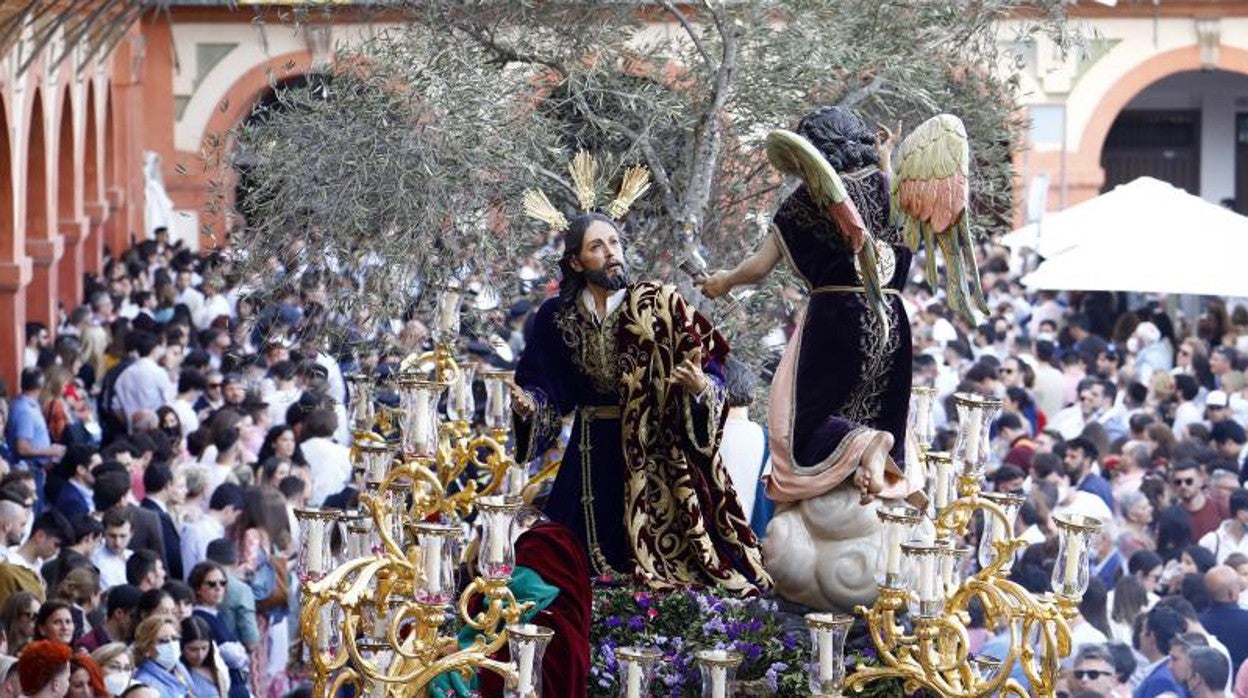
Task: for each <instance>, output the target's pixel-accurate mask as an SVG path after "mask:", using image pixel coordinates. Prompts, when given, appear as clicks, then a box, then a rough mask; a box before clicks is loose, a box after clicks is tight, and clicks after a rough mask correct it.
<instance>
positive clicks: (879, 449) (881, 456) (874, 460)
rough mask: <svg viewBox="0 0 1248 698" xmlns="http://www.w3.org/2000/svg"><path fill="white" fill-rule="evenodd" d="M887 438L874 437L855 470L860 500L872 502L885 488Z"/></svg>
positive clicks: (863, 502)
mask: <svg viewBox="0 0 1248 698" xmlns="http://www.w3.org/2000/svg"><path fill="white" fill-rule="evenodd" d="M887 441H888V440H887V439H883V438H878V437H877V438H874V439H872V440H871V443H869V444H867V448H866V449H865V450H864V451H863V452H862V460H860V461H859V462H858V469H857V470H856V471H854V487H857V488H858V492H859V494H860V495H861V496H860V497H859V502H860V503H862V504H870V503H871V501H872V500H874V499H875V495H877V494H879V493H880V492H882V491H883V490H884V463H885V461H886V460H887V458H888V448H887V446H888V444H887Z"/></svg>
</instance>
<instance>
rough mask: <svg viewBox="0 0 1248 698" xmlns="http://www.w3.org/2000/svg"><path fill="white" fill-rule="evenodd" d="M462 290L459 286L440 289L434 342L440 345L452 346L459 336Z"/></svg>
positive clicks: (435, 318)
mask: <svg viewBox="0 0 1248 698" xmlns="http://www.w3.org/2000/svg"><path fill="white" fill-rule="evenodd" d="M460 298H461V295H460V290H459V287H458V286H443V287H442V288H439V289H438V297H437V301H436V303H437V315H436V317H434V321H433V333H432V334H433V340H434V341H435V342H437V343H439V344H450V343H451V342H453V341H455V338H456V337H458V336H459V306H460Z"/></svg>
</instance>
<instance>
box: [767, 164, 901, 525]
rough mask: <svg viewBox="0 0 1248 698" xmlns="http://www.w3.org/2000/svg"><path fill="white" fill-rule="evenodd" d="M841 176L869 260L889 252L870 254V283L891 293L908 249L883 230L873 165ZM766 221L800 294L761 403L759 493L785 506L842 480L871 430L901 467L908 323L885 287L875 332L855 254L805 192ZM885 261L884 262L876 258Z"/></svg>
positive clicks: (883, 201)
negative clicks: (768, 465) (866, 237)
mask: <svg viewBox="0 0 1248 698" xmlns="http://www.w3.org/2000/svg"><path fill="white" fill-rule="evenodd" d="M843 179H844V181H845V185H846V189H847V190H848V191H849V194H850V198H851V199H852V200H853V201H854V203H855V205H856V206H857V207H858V210H859V213H860V214H861V215H862V219H863V222H864V223H866V225H867V228H868V229H869V230H870V231H871V233H872V235H873V236H874V237H875V238H876V239H877V240H878V241H879V243H881V245H877V253H878V252H880V246H886V247H887V248H888V249H889V250H891V255H889V254H888V253H887V252H886V251H885V252H884V253H883V254H878V255H877V256H880V257H881V263H880V267H882V269H881V273H880V284H881V286H882V287H884V288H885V289H891V290H893V291H899V290H900V289H901V287H902V284H904V283H905V279H906V275H907V273H908V271H909V268H910V259H911V252H910V250H909V248H907V247H906V246H905V245H903V244H902V240H901V235H900V231H898V230H897V229H896V228H894V227H893V226H891V225H890V224H889V208H888V180H887V178H886V177H885V176H884V175H883V174H882V173H881V172H879V171H878V170H877V169H875V168H869V169H864V170H860V171H858V172H856V173H851V174H849V175H843ZM773 224H774V226H775V228H774V231H773V233H774V234H775V235H776V236H777V239H778V241H779V243H780V245H781V249H782V250H783V253H784V256H785V258H786V259H787V261H788V263H789V265H790V266H791V267H792V269H793V270H794V271H795V272H796V273H797V274H798V275H799V276H801V277H802V280H803V281H805V283H806V285H807V290H808V291H809V292H810V302H809V303H808V305H807V307H806V310H805V312H804V314H803V316H802V318H801V321H800V325H799V327H798V328H797V331H796V332H795V333H794V336H793V338H792V339H791V340H790V345H789V347H788V348H787V349H786V352H785V354H786V356H785V358H784V359H783V360H782V362H781V366H780V369H779V370H778V371H777V376H776V380H775V381H774V382H773V384H772V393H771V402H772V404H771V406H770V411H771V417H772V423H771V425H770V430H769V434H770V438H771V452H772V459H773V476H772V478H771V482H770V483H769V488H768V493H769V496H771V498H772V499H776V500H779V501H794V500H797V499H805V498H808V497H811V496H817V495H818V494H822V492H824V491H827V490H829V489H831V488H832V487H835V486H836V485H837V484H839V482H841V481H843V480H844V479H845V478H846V477H849V476H852V474H853V469H854V468H855V467H856V466H857V463H858V458H859V457H860V456H861V454H862V452H863V450H864V447H865V443H866V442H867V441H868V440H869V439H870V438H871V437H872V436H873V435H874V434H877V433H878V432H886V433H888V434H890V435H891V436H892V438H893V443H892V448H891V450H890V455H891V456H892V459H893V461H894V462H895V463H899V464H900V463H904V453H903V449H904V445H905V430H906V418H907V412H908V409H909V402H910V378H911V345H910V324H909V321H908V320H907V318H906V313H905V309H904V308H903V306H902V304H901V299H900V297H899V296H898V295H897V294H896V293H895V292H894V293H890V292H888V291H887V290H886V294H885V296H884V298H885V300H886V301H887V303H888V315H889V325H890V331H889V332H887V333H884V332H883V331H882V329H881V327H880V325H879V323H878V322H877V321H876V319H875V317H874V315H873V314H872V313H871V312H870V309H869V308H868V306H867V301H866V296H865V295H864V294H863V293H861V292H860V291H858V292H855V291H854V290H853V289H855V288H857V289H860V288H861V286H862V280H861V279H860V277H859V276H858V272H857V270H856V268H855V259H856V256H855V255H854V254H853V253H852V252H851V250H850V249H849V247H848V246H847V245H845V244H844V242H843V241H842V240H843V238H842V236H841V233H840V231H839V230H838V229H837V227H836V224H835V222H833V220H832V218H831V217H830V216H829V215H828V214H826V213H825V212H823V211H821V210H819V208H818V207H817V206H816V205H815V204H814V202H813V201H812V199H811V197H810V195H809V193H807V190H806V187H804V186H803V187H801V188H799V189H798V190H797V191H796V192H794V193H793V194H792V195H791V196H790V197H789V198H788V199H787V200H786V201H785V202H784V203H783V204H782V205H781V207H780V210H779V211H778V212H777V213H776V215H775V217H774V219H773ZM888 257H891V258H892V261H893V263H892V264H891V265H890V264H888V263H887V262H886V261H884V260H886V259H887V258H888ZM890 267H891V268H890ZM777 421H779V422H780V423H776V422H777ZM815 483H818V485H816V484H815Z"/></svg>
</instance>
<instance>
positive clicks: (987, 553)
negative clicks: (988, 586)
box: [978, 492, 1026, 573]
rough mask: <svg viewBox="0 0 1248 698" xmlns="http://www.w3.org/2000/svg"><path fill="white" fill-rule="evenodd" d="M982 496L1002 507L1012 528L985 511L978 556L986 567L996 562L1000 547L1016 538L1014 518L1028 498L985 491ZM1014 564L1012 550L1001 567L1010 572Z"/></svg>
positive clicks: (1002, 569) (980, 563)
mask: <svg viewBox="0 0 1248 698" xmlns="http://www.w3.org/2000/svg"><path fill="white" fill-rule="evenodd" d="M980 496H981V497H983V498H984V499H986V500H988V501H989V502H992V503H994V504H996V505H997V506H998V507H1000V508H1001V511H1002V512H1003V513H1004V514H1005V520H1006V521H1008V522H1009V524H1010V526H1011V528H1009V529H1007V528H1006V527H1005V525H1003V524H1002V522H1001V521H1000V520H998V519H997V517H996V516H993V515H992V513H991V512H985V514H984V529H983V532H982V533H981V534H980V537H979V554H978V557H979V566H980V567H981V568H986V567H988V566H990V565H992V563H994V562H996V560H997V554H998V552H999V549H1000V547H1001V546H1002V545H1004V544H1007V543H1009V541H1011V540H1014V530H1013V528H1012V526H1013V524H1014V519H1015V518H1017V517H1018V510H1019V509H1021V508H1022V506H1023V502H1025V501H1026V499H1025V498H1024V497H1023V496H1022V495H1017V494H1007V493H1005V492H984V493H983V494H981V495H980ZM1013 566H1014V555H1013V553H1012V552H1011V554H1010V555H1008V556H1007V557H1006V559H1005V560H1003V561H1002V562H1001V567H1000V569H1001V571H1002V572H1004V573H1009V571H1010V568H1012V567H1013Z"/></svg>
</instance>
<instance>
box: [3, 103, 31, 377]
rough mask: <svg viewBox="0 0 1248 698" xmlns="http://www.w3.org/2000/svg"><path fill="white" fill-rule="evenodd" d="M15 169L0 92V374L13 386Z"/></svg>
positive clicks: (18, 259)
mask: <svg viewBox="0 0 1248 698" xmlns="http://www.w3.org/2000/svg"><path fill="white" fill-rule="evenodd" d="M16 171H17V168H16V167H14V163H13V151H12V149H11V148H10V147H9V121H8V112H7V106H6V105H5V103H4V96H3V95H0V316H3V317H6V318H8V319H9V327H10V331H9V332H5V333H0V377H3V378H4V380H5V381H6V382H7V383H8V384H9V385H10V386H12V385H16V383H15V382H14V381H16V380H17V372H18V369H20V368H21V365H22V359H21V357H22V342H23V341H24V339H25V337H24V336H23V332H21V330H20V328H21V327H23V326H24V325H25V323H26V308H25V305H26V303H25V298H24V296H25V294H24V293H23V289H22V283H23V279H22V267H23V264H22V262H23V261H24V260H23V257H24V256H25V254H24V252H23V250H22V249H21V245H20V244H19V241H18V240H17V236H16V230H17V225H16V222H15V221H14V217H15V216H16V214H17V211H16V210H15V206H14V199H13V180H14V175H15V173H16Z"/></svg>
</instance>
